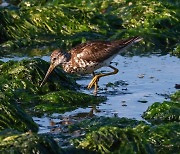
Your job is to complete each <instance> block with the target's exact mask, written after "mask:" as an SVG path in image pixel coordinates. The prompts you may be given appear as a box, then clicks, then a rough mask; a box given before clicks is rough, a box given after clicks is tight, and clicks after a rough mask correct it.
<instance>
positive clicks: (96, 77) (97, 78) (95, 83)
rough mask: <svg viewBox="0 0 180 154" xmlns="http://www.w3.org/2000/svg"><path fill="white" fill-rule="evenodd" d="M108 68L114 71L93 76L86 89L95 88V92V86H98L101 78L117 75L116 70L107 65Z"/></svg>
mask: <svg viewBox="0 0 180 154" xmlns="http://www.w3.org/2000/svg"><path fill="white" fill-rule="evenodd" d="M109 67H110V68H112V69H113V70H114V71H113V72H110V73H106V74H98V75H95V76H94V77H93V79H92V80H91V82H90V83H89V85H88V87H87V88H88V89H91V88H92V87H93V86H95V90H97V85H98V81H99V79H100V78H101V77H104V76H108V75H113V74H117V73H118V71H119V70H118V69H117V68H115V67H113V66H111V65H109Z"/></svg>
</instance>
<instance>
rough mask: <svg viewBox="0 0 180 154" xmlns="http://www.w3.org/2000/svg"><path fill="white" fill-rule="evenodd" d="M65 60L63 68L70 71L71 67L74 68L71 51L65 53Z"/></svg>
mask: <svg viewBox="0 0 180 154" xmlns="http://www.w3.org/2000/svg"><path fill="white" fill-rule="evenodd" d="M64 58H65V62H64V63H63V64H62V67H63V70H64V71H65V72H68V73H69V72H70V69H71V68H72V62H71V53H68V52H66V53H65V54H64Z"/></svg>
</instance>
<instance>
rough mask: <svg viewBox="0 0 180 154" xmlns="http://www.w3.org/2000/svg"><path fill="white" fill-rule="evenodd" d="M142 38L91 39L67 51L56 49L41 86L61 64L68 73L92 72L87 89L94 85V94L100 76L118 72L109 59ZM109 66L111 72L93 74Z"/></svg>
mask: <svg viewBox="0 0 180 154" xmlns="http://www.w3.org/2000/svg"><path fill="white" fill-rule="evenodd" d="M140 40H142V38H141V37H132V38H128V39H124V40H116V41H92V42H87V43H82V44H80V45H78V46H76V47H75V48H73V49H71V50H70V51H69V52H64V51H62V50H60V49H57V50H55V51H53V52H52V54H51V64H50V67H49V69H48V71H47V73H46V75H45V78H44V80H43V81H42V83H41V85H40V86H42V85H43V84H44V83H45V82H46V80H47V78H48V76H49V75H50V74H51V72H52V71H53V70H54V68H55V67H57V66H59V65H61V66H62V68H63V70H64V71H65V72H68V73H77V74H93V79H92V80H91V82H90V83H89V85H88V87H87V88H88V89H91V88H92V87H93V86H94V95H96V94H97V90H98V81H99V79H100V78H101V77H104V76H108V75H113V74H116V73H118V69H117V68H115V67H113V66H111V61H112V60H113V59H114V58H115V57H116V56H117V55H118V54H120V53H122V52H124V51H125V50H126V49H127V48H128V47H129V46H131V45H132V44H134V43H136V42H139V41H140ZM104 66H107V67H110V68H111V69H113V72H110V73H100V74H97V75H96V74H95V73H94V71H95V70H97V69H99V68H101V67H104Z"/></svg>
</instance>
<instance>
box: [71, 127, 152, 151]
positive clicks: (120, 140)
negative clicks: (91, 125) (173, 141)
mask: <svg viewBox="0 0 180 154" xmlns="http://www.w3.org/2000/svg"><path fill="white" fill-rule="evenodd" d="M74 144H75V146H76V147H77V148H80V149H81V148H82V149H86V150H89V151H92V152H96V153H132V154H133V153H152V152H153V150H152V148H151V145H150V144H148V143H147V142H146V140H145V139H144V138H143V137H142V136H139V135H138V133H137V132H136V131H135V130H133V129H132V128H124V129H121V128H118V127H107V126H106V127H101V128H100V129H99V130H97V131H93V132H91V133H88V134H87V135H86V137H85V138H84V139H81V140H78V139H77V140H75V141H74Z"/></svg>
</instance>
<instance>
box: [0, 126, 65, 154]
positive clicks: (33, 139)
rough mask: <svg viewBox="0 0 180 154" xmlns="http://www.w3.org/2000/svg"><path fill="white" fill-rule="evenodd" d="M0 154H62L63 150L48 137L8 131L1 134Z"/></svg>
mask: <svg viewBox="0 0 180 154" xmlns="http://www.w3.org/2000/svg"><path fill="white" fill-rule="evenodd" d="M0 153H21V154H30V153H43V154H49V153H51V154H60V153H62V150H61V149H60V147H59V146H58V145H57V143H56V142H55V141H54V140H53V139H52V138H50V137H48V136H45V135H37V134H34V133H31V132H26V133H20V132H18V131H14V130H10V129H7V130H4V131H1V132H0Z"/></svg>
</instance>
